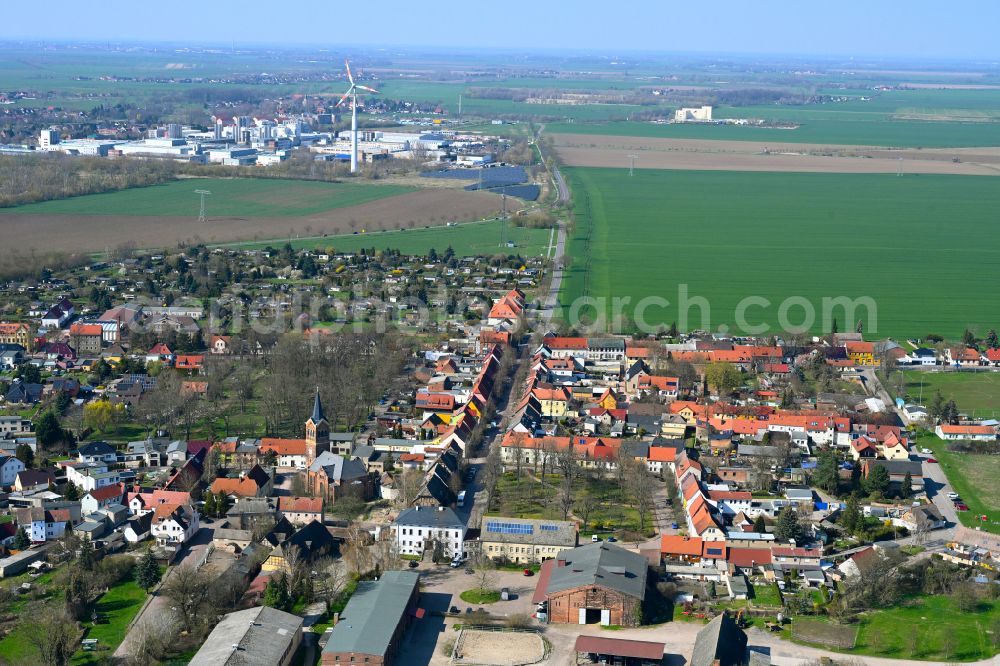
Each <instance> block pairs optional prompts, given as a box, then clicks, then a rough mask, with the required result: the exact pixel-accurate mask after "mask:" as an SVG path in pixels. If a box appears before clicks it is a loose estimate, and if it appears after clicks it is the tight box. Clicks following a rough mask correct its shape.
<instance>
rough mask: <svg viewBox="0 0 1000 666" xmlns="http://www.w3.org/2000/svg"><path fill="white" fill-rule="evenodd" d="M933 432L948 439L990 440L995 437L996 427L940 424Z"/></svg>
mask: <svg viewBox="0 0 1000 666" xmlns="http://www.w3.org/2000/svg"><path fill="white" fill-rule="evenodd" d="M934 434H935V435H937V436H938V437H939V438H941V439H943V440H948V441H954V440H961V439H967V440H971V441H973V442H992V441H993V440H995V439H996V438H997V427H996V426H984V425H947V424H940V425H938V426H937V427H936V428H934Z"/></svg>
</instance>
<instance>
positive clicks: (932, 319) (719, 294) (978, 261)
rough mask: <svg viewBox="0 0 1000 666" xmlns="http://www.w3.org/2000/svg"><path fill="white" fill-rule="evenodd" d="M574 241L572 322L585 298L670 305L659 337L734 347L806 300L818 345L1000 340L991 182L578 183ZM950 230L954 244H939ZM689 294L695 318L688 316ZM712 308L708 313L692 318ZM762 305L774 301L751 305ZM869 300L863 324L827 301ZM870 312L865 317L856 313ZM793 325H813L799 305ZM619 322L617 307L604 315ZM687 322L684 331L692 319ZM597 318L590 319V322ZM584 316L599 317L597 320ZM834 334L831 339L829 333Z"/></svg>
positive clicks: (887, 178)
mask: <svg viewBox="0 0 1000 666" xmlns="http://www.w3.org/2000/svg"><path fill="white" fill-rule="evenodd" d="M565 174H566V176H567V178H568V180H569V185H570V188H571V190H572V194H573V198H574V217H575V228H574V231H573V233H572V235H571V237H570V240H569V243H568V246H567V254H568V255H569V256H570V257H571V258H572V259H571V262H572V263H571V264H570V267H569V269H568V271H567V275H566V279H565V280H564V282H563V291H562V293H561V303H562V305H563V306H564V311H563V315H564V317H566V316H567V315H570V314H572V313H571V312H570V311H569V310H566V309H565V308H567V307H569V306H570V305H571V304H572V303H573V301H574V299H576V298H578V297H580V296H593V297H605V298H608V299H610V298H612V297H615V296H621V297H629V298H631V299H632V300H631V302H630V303H628V304H625V305H624V307H623V308H622V311H623V312H624V313H625V314H626V315H632V314H634V312H635V310H634V308H635V307H636V305H637V302H638V300H639V299H641V298H643V297H647V296H659V297H662V298H665V299H667V300H668V301H669V304H668V305H666V306H665V307H661V306H660V305H661V304H656V303H654V304H652V305H653V306H652V307H650V308H649V309H647V310H646V311H645V312H644V318H645V320H646V321H647V322H648V323H651V324H667V325H668V324H670V323H671V322H675V321H676V322H677V323H678V325H680V326H682V327H685V326H686V328H687V329H688V330H693V329H697V328H709V329H711V330H720V326H726V327H728V330H730V331H733V330H734V328H733V327H734V325H736V324H737V323H738V321H737V315H738V312H737V307H738V305H739V304H740V303H741V301H742V302H743V303H744V304H745V305H749V306H750V307H749V308H748V309H747V310H746V311H745V313H744V316H745V321H746V324H749V325H751V326H753V327H758V326H760V325H763V326H764V327H763V328H759V327H758V328H745V327H739V328H740V329H741V330H743V331H745V332H747V333H756V334H765V333H767V332H768V331H771V332H776V331H778V330H780V329H779V326H778V322H779V313H780V311H781V306H782V304H783V301H784V300H785V299H787V298H790V297H798V298H800V299H805V300H806V301H807V302H808V303H809V304H810V305H811V307H812V310H813V312H814V317H815V318H814V321H813V322H812V323H811V325H810V326H809V330H811V331H813V332H816V333H818V332H829V328H830V326H831V325H832V323H833V319H834V318H836V319H837V320H838V323H839V327H840V330H845V329H847V328H850V329H853V328H854V324H855V322H856V320H857V319H865V320H866V329H865V333H866V334H868V335H870V336H875V335H878V336H892V337H897V338H903V337H922V336H924V335H926V334H927V333H928V332H935V333H939V334H941V335H945V336H947V337H952V338H957V337H959V336H960V335H961V333H962V331H963V330H964V329H965V328H966V327H971V328H973V329H976V330H987V329H989V328H990V327H993V326H996V320H995V317H996V307H995V301H996V294H997V293H998V292H1000V238H998V237H997V235H996V234H995V233H993V231H994V229H995V226H996V215H995V211H996V210H997V209H998V207H1000V187H998V186H997V183H996V181H995V180H993V179H992V178H990V177H973V176H926V175H920V176H905V177H903V178H899V177H896V176H894V175H866V174H806V173H746V172H744V173H737V172H719V171H665V170H639V171H636V173H635V175H634V176H632V177H630V176H629V175H628V171H626V170H621V169H584V168H572V169H566V170H565ZM942 229H945V231H942ZM685 285H686V288H687V294H688V304H689V306H688V307H686V308H678V302H679V301H680V291H681V289H683V288H684V286H685ZM695 297H703V298H704V299H706V300H707V305H708V307H707V309H706V308H704V307H701V306H704V305H705V303H700V305H699V304H698V303H699V302H695V301H693V300H692V299H694V298H695ZM748 297H756V298H757V299H766V300H767V302H766V303H765V302H764V301H762V300H757V301H756V302H746V301H744V299H746V298H748ZM840 297H845V298H849V299H853V300H856V299H861V298H868V299H871V301H870V302H869V305H870V303H874V305H875V312H876V313H877V316H875V317H872V316H869V314H868V311H869V310H870V309H871V308H870V307H858V308H856V309H855V311H854V313H853V314H851V315H849V316H848V315H847V314H845V312H846V310H845V308H844V307H827V308H826V310H827V312H826V315H827V316H826V317H825V318H826V319H827V322H826V326H825V327H824V322H823V320H824V316H823V315H824V312H823V310H824V308H823V300H822V299H823V298H829V299H833V298H840ZM856 302H858V303H862V304H863V302H861V301H857V300H856ZM787 305H788V306H791V307H789V308H788V310H787V317H786V319H787V321H788V322H789V323H790V324H792V325H794V326H801V325H802V324H804V323H809V321H808V319H807V317H806V316H805V314H804V311H803V310H804V308H803V307H802V304H801V302H800V303H799V304H796V303H794V302H788V303H787ZM606 307H607V308H608V310H607V312H608V313H609V315H610V313H611V307H612V304H611V303H610V300H609V301H608V302H607V303H606ZM679 310H684V311H685V312H686V314H687V317H686V319H687V321H686V324H685V317H683V316H680V315H679ZM590 312H592V310H591V311H590ZM581 314H582V315H584V316H586V315H588V314H589V313H588V311H587V310H582V311H581ZM824 328H825V330H824ZM626 330H627V327H626Z"/></svg>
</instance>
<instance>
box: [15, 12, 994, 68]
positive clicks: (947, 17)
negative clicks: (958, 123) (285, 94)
mask: <svg viewBox="0 0 1000 666" xmlns="http://www.w3.org/2000/svg"><path fill="white" fill-rule="evenodd" d="M4 4H5V5H6V6H5V7H4V8H3V20H2V22H0V39H22V38H23V39H39V38H42V39H52V40H72V39H79V40H88V41H98V42H100V41H130V42H134V41H141V40H150V41H173V42H187V43H225V44H229V43H231V42H233V41H235V42H236V43H237V44H241V43H242V44H247V45H249V44H262V43H270V44H289V45H293V44H324V45H328V46H330V47H332V48H336V47H338V46H346V45H352V44H367V45H401V46H403V45H405V46H434V47H438V48H441V49H443V50H447V49H448V48H449V47H453V48H455V47H461V48H463V49H465V48H468V47H487V48H497V47H509V48H514V49H518V50H531V49H537V48H555V49H572V50H574V51H611V52H614V51H626V50H642V51H662V52H673V53H677V52H696V53H728V54H732V53H750V54H753V53H766V54H802V55H834V56H855V57H864V56H880V57H903V58H925V59H926V58H932V59H955V60H966V59H973V60H987V61H1000V40H998V39H996V30H997V26H998V25H1000V2H996V0H972V1H971V2H964V3H959V4H954V3H947V2H941V1H940V0H936V1H933V2H932V1H929V0H839V1H834V2H830V1H821V0H763V1H757V2H752V1H750V0H740V1H738V2H737V1H731V0H716V1H711V0H710V1H708V2H693V1H688V2H683V1H681V2H678V1H677V0H671V1H668V0H656V1H653V0H645V1H636V0H619V1H618V2H608V1H607V0H604V1H601V2H597V1H595V0H533V1H532V0H503V1H497V0H462V1H458V0H433V1H430V2H427V1H418V0H409V1H405V0H374V1H373V0H356V1H355V2H353V3H348V2H343V1H342V0H341V1H339V2H338V1H336V0H295V1H294V2H288V3H282V2H275V1H274V0H268V1H266V2H265V1H263V0H240V1H238V2H204V0H171V1H170V2H153V3H144V2H136V1H135V0H128V1H126V0H101V1H100V2H98V3H88V2H80V1H79V0H43V2H42V3H40V4H35V3H30V2H9V3H4Z"/></svg>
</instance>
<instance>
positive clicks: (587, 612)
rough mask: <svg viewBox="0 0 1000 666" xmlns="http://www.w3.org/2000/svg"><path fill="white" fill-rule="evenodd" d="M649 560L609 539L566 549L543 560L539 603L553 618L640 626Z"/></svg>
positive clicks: (538, 586) (553, 620) (537, 591)
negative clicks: (543, 605)
mask: <svg viewBox="0 0 1000 666" xmlns="http://www.w3.org/2000/svg"><path fill="white" fill-rule="evenodd" d="M648 570H649V562H648V561H647V560H646V558H644V557H643V556H642V555H639V554H638V553H633V552H631V551H628V550H625V549H624V548H619V547H618V546H614V545H612V544H609V543H604V542H601V543H591V544H587V545H586V546H580V547H579V548H572V549H569V550H564V551H562V552H561V553H560V554H559V556H558V557H557V558H556V559H554V560H549V561H547V562H546V563H545V564H543V565H542V570H541V573H540V574H539V576H538V585H537V587H536V588H535V596H534V598H533V600H534V601H535V603H540V602H542V601H545V602H547V603H548V619H549V622H559V623H565V624H603V625H621V626H628V627H632V626H636V625H638V624H641V623H642V603H643V600H644V599H645V598H646V579H647V577H646V574H647V572H648Z"/></svg>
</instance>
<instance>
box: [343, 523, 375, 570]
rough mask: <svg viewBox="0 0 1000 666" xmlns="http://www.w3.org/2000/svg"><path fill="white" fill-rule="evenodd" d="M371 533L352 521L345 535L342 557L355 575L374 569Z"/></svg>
mask: <svg viewBox="0 0 1000 666" xmlns="http://www.w3.org/2000/svg"><path fill="white" fill-rule="evenodd" d="M368 540H369V534H368V532H366V531H365V530H364V529H363V528H362V527H361V526H360V525H359V524H358V523H356V522H355V523H351V524H350V526H348V528H347V534H346V535H345V537H344V545H343V547H342V549H341V559H342V560H343V561H344V564H345V565H346V566H347V567H348V570H349V571H350V572H351V573H353V574H354V575H355V576H361V575H363V574H366V573H368V572H369V571H371V570H372V567H373V566H374V561H373V558H372V552H371V548H370V547H369V545H368Z"/></svg>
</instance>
